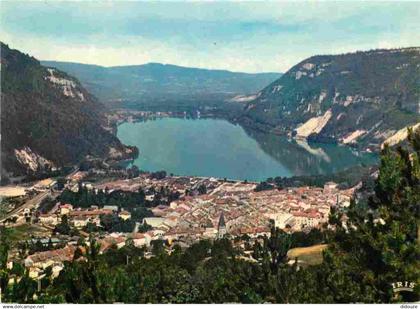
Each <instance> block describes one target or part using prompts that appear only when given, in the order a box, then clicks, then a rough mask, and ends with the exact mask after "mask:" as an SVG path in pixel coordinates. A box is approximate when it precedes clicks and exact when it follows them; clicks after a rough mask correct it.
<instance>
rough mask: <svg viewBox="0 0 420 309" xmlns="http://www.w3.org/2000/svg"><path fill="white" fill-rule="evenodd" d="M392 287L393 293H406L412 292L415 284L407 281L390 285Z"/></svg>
mask: <svg viewBox="0 0 420 309" xmlns="http://www.w3.org/2000/svg"><path fill="white" fill-rule="evenodd" d="M391 285H392V290H393V291H394V292H401V291H406V292H413V291H414V287H415V286H416V283H415V282H408V281H404V282H401V281H399V282H394V283H391Z"/></svg>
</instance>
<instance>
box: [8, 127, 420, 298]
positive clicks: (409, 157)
mask: <svg viewBox="0 0 420 309" xmlns="http://www.w3.org/2000/svg"><path fill="white" fill-rule="evenodd" d="M409 141H410V146H409V148H402V147H400V148H397V149H391V148H388V147H385V149H384V150H383V152H382V155H381V163H380V167H379V175H378V178H377V179H376V182H375V187H374V194H372V195H371V196H370V198H369V200H368V205H367V207H364V206H363V205H358V204H357V203H355V202H353V203H352V204H351V205H350V207H349V208H348V209H347V211H346V213H343V212H341V211H333V212H332V214H331V216H330V219H329V225H330V228H329V229H328V232H326V233H325V234H322V233H321V234H319V235H318V236H317V235H316V234H314V235H313V236H312V237H313V240H312V241H311V242H309V243H305V244H304V243H302V239H305V238H304V237H302V236H300V237H296V236H295V235H294V234H288V233H285V232H282V231H279V230H273V231H272V233H271V236H270V237H264V238H261V239H259V240H258V241H256V242H255V243H254V244H253V245H252V247H251V248H250V250H252V259H245V258H243V255H242V252H241V250H240V249H237V247H235V246H233V245H232V241H231V240H228V239H221V240H216V241H213V242H211V241H201V242H199V243H196V244H194V245H192V246H191V247H189V248H187V249H185V250H182V249H181V248H180V247H179V246H174V247H172V248H171V250H170V254H169V253H168V250H165V246H164V244H163V242H162V241H154V242H153V243H152V253H153V257H151V258H146V257H144V249H143V248H136V247H134V246H133V243H132V242H131V241H130V240H128V241H127V244H126V246H124V247H122V248H121V249H117V248H113V249H111V250H109V251H108V252H107V253H105V254H103V255H99V249H98V245H97V244H96V242H95V240H94V239H91V240H90V241H89V242H88V244H89V245H83V244H81V248H84V249H83V250H78V251H77V252H76V254H75V256H74V260H73V261H72V262H69V263H66V265H65V268H64V269H63V270H62V271H61V273H60V275H59V276H58V277H57V278H56V279H54V280H52V279H51V277H50V275H48V274H47V276H45V277H44V278H43V279H42V282H41V291H37V283H36V282H35V281H33V280H32V279H30V278H29V276H28V272H27V271H26V270H25V269H24V268H23V267H22V266H20V265H19V264H15V266H14V267H13V269H11V270H8V269H6V261H7V252H8V250H9V249H10V248H9V244H8V242H7V231H6V230H3V231H2V234H1V235H2V242H1V246H0V267H1V269H2V272H1V274H0V276H1V277H0V278H1V288H2V291H4V301H6V302H19V303H32V302H38V303H59V302H60V303H61V302H68V303H115V302H123V303H226V302H230V303H231V302H238V303H265V302H269V303H390V302H402V301H404V302H406V301H416V300H418V299H419V296H420V285H419V283H420V241H419V236H420V235H419V234H420V228H419V222H420V209H419V205H420V131H417V132H416V133H413V132H410V134H409ZM343 216H345V219H344V218H343ZM319 241H323V242H325V243H327V244H328V248H327V249H326V250H325V251H324V253H323V261H322V263H321V264H318V265H312V266H307V267H297V264H296V263H295V264H293V265H290V264H289V263H287V252H288V250H289V249H290V248H292V247H294V246H297V245H308V244H311V243H316V242H319ZM13 275H17V276H19V277H21V280H20V281H19V282H17V283H15V284H14V285H7V282H8V279H9V278H10V277H11V276H13ZM406 281H407V282H409V283H410V284H411V285H412V286H414V289H413V291H412V292H411V291H409V292H399V293H395V292H394V291H393V286H392V284H393V283H395V282H406Z"/></svg>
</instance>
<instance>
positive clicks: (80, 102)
mask: <svg viewBox="0 0 420 309" xmlns="http://www.w3.org/2000/svg"><path fill="white" fill-rule="evenodd" d="M104 111H105V109H104V107H103V106H102V105H101V104H100V103H99V102H98V101H97V100H96V99H95V98H94V97H93V96H92V95H91V94H90V93H88V92H87V91H86V90H85V89H84V88H83V87H82V86H81V85H80V83H79V82H78V81H77V79H75V78H73V77H71V76H69V75H67V74H66V73H63V72H61V71H59V70H57V69H54V68H47V67H44V66H42V65H40V63H39V62H38V61H37V60H36V59H34V58H32V57H30V56H28V55H25V54H23V53H21V52H19V51H17V50H13V49H10V48H9V47H8V46H7V45H5V44H3V43H1V163H2V166H1V168H2V177H3V178H4V177H5V176H6V177H12V176H19V175H32V174H34V175H36V174H38V173H45V172H47V171H49V170H55V169H58V168H60V167H62V166H65V165H73V164H75V163H77V162H79V161H80V160H82V159H83V158H84V157H85V156H86V155H91V156H97V157H102V158H107V157H113V158H124V157H127V156H130V155H131V154H132V153H133V152H134V149H132V148H129V147H126V146H124V145H122V144H121V142H120V141H119V140H118V139H117V138H116V137H115V136H114V135H113V134H112V133H110V128H107V123H106V119H105V117H104Z"/></svg>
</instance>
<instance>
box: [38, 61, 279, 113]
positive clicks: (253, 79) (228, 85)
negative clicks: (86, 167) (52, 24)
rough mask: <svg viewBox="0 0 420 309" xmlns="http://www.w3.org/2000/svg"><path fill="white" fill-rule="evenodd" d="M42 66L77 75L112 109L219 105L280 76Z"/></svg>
mask: <svg viewBox="0 0 420 309" xmlns="http://www.w3.org/2000/svg"><path fill="white" fill-rule="evenodd" d="M41 63H43V64H44V65H47V66H50V67H56V68H58V69H61V70H63V71H65V72H68V73H70V74H72V75H74V76H76V77H77V78H78V79H79V80H80V81H81V82H82V83H83V84H84V86H85V87H86V88H87V89H88V90H89V91H91V92H92V93H93V94H94V95H95V96H97V97H98V98H99V99H100V100H101V101H103V102H104V103H106V104H107V105H108V106H112V107H121V105H122V104H130V105H131V106H133V107H139V106H141V107H143V106H145V105H146V106H147V107H148V108H150V107H151V108H153V107H156V106H164V107H168V108H172V107H173V108H175V109H176V108H177V107H178V106H179V105H180V106H181V107H180V108H181V109H182V108H185V107H187V108H188V107H191V108H197V107H198V106H200V105H205V104H207V105H212V106H213V105H220V104H222V103H223V102H224V101H225V100H226V99H229V98H231V97H234V96H235V95H244V94H249V93H254V92H256V91H258V90H260V89H261V88H262V87H265V86H266V85H267V84H269V83H270V82H272V81H273V80H275V79H276V78H278V77H279V76H281V73H242V72H231V71H228V70H219V69H217V70H212V69H204V68H189V67H184V66H178V65H173V64H161V63H148V64H143V65H129V66H112V67H103V66H97V65H85V64H79V63H74V62H70V63H69V62H57V61H54V62H51V61H42V62H41ZM185 102H187V103H185ZM200 102H205V103H200ZM141 107H139V108H141Z"/></svg>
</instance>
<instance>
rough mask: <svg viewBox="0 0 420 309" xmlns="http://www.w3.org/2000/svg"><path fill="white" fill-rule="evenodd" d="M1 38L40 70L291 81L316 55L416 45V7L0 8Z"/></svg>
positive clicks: (109, 4) (419, 29)
mask: <svg viewBox="0 0 420 309" xmlns="http://www.w3.org/2000/svg"><path fill="white" fill-rule="evenodd" d="M1 6H2V7H1V10H0V12H1V19H0V29H1V30H0V38H1V39H2V40H3V41H5V42H6V43H9V44H10V45H11V47H13V48H18V49H21V50H23V51H25V52H27V53H29V54H32V55H34V56H35V57H37V58H39V59H43V60H46V59H48V60H62V61H74V62H82V63H92V64H100V65H105V66H112V65H127V64H141V63H146V62H162V63H173V64H178V65H184V66H193V67H205V68H218V69H229V70H234V71H245V72H259V71H282V72H284V71H286V70H287V69H289V68H290V67H291V66H292V65H293V64H296V63H297V62H299V61H301V60H303V59H304V58H306V57H309V56H311V55H314V54H334V53H343V52H350V51H355V50H364V49H372V48H383V47H388V48H389V47H401V46H410V45H415V44H418V42H417V41H416V38H418V33H420V25H419V24H420V23H419V22H418V20H419V17H420V6H418V4H417V3H410V2H392V3H389V2H360V1H359V2H346V1H339V2H338V1H336V2H315V1H311V2H303V1H297V2H269V1H265V2H218V1H214V2H188V3H185V2H181V3H180V2H122V1H102V2H94V1H88V2H82V1H80V2H62V1H60V2H52V1H42V2H19V1H17V2H16V1H15V2H7V1H2V2H1Z"/></svg>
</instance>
